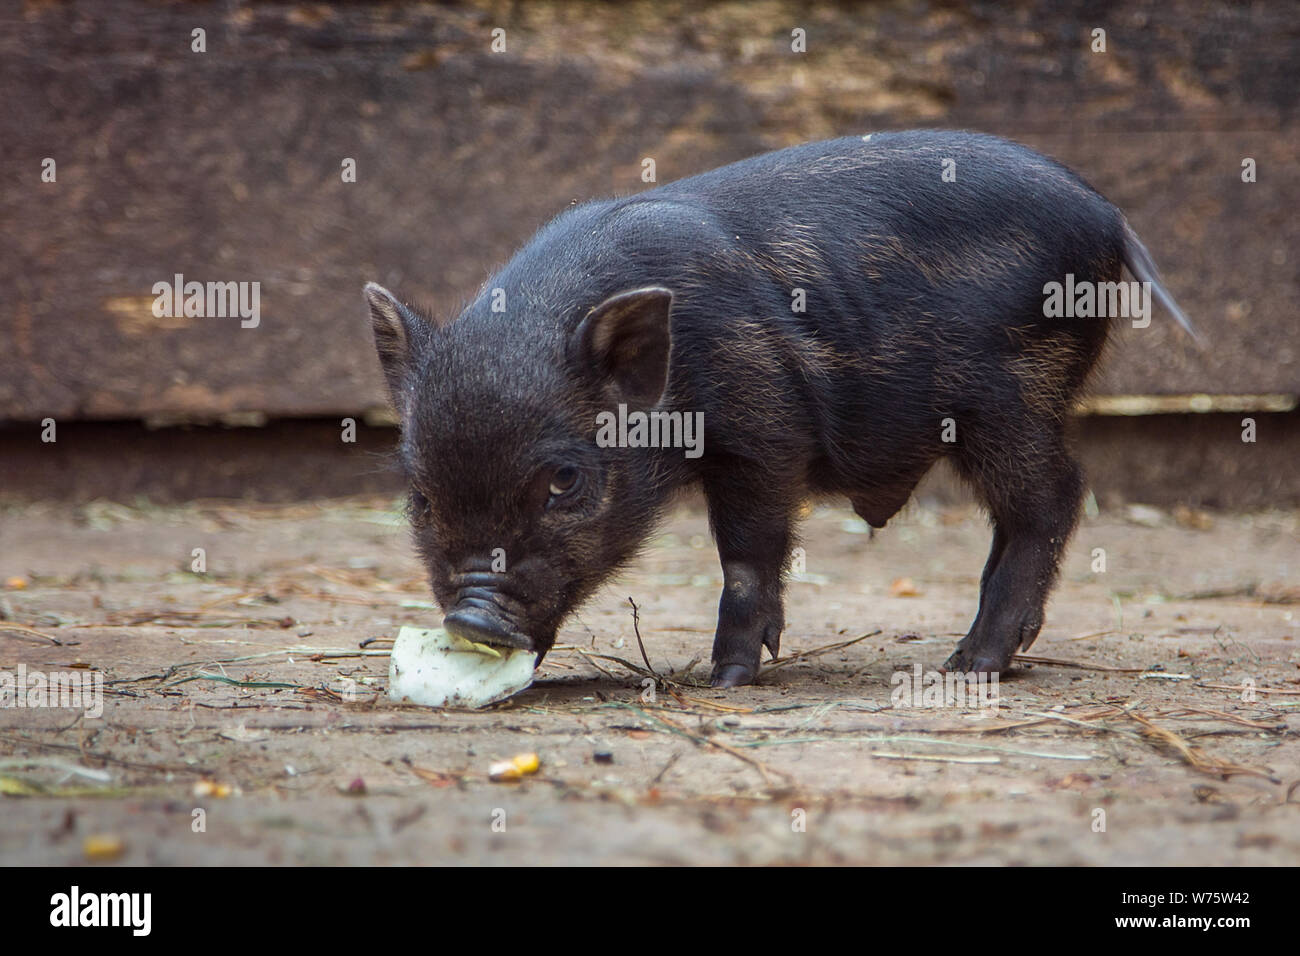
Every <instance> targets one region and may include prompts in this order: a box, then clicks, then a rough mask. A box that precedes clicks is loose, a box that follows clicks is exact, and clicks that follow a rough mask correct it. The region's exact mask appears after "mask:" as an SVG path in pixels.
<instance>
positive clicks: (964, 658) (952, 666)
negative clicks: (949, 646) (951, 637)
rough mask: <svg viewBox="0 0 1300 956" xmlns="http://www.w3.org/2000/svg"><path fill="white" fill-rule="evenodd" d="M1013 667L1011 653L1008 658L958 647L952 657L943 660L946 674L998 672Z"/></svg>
mask: <svg viewBox="0 0 1300 956" xmlns="http://www.w3.org/2000/svg"><path fill="white" fill-rule="evenodd" d="M1010 667H1011V655H1007V659H1006V660H1002V659H1001V658H1000V657H998V656H996V655H994V654H991V653H988V652H981V651H977V650H963V649H962V648H960V647H958V648H957V650H955V651H954V652H953V654H952V656H951V657H949V658H948V659H947V660H946V661H944V662H943V671H944V673H945V674H997V673H1000V672H1002V671H1005V670H1009V669H1010Z"/></svg>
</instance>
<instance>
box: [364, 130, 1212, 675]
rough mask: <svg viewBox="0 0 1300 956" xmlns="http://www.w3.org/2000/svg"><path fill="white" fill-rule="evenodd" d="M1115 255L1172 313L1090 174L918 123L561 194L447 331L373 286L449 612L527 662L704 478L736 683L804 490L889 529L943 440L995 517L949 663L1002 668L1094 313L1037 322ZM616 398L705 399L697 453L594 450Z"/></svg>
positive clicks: (751, 668) (722, 631)
mask: <svg viewBox="0 0 1300 956" xmlns="http://www.w3.org/2000/svg"><path fill="white" fill-rule="evenodd" d="M946 161H951V163H947V167H948V168H950V169H951V170H953V171H955V179H951V178H948V179H946V178H945V176H944V175H943V174H944V170H945V167H946ZM1125 264H1127V265H1128V266H1129V268H1130V270H1131V271H1133V272H1134V273H1135V275H1137V277H1138V278H1139V279H1142V280H1144V281H1149V282H1152V283H1153V284H1154V287H1155V291H1156V295H1157V297H1158V298H1159V299H1160V300H1161V301H1162V302H1163V303H1164V304H1165V305H1166V306H1167V307H1169V308H1170V309H1171V310H1172V311H1173V312H1174V315H1175V317H1176V318H1178V320H1179V321H1180V322H1181V323H1183V324H1184V325H1185V326H1187V327H1188V328H1189V330H1190V324H1189V323H1187V321H1186V318H1185V317H1184V316H1183V315H1182V313H1181V312H1180V311H1179V310H1178V309H1177V306H1176V305H1175V304H1174V302H1173V299H1172V297H1170V296H1169V294H1168V292H1167V290H1165V289H1164V287H1163V286H1161V285H1160V284H1159V280H1158V276H1157V274H1156V271H1155V266H1154V263H1153V262H1152V261H1151V259H1150V257H1149V255H1148V254H1147V253H1146V251H1145V249H1143V247H1142V245H1141V243H1140V242H1139V241H1138V240H1137V237H1136V235H1134V234H1133V232H1132V230H1131V229H1129V227H1128V226H1127V224H1126V223H1125V221H1124V217H1123V215H1122V214H1121V213H1120V211H1119V210H1118V209H1116V208H1115V207H1114V206H1113V205H1112V204H1110V203H1109V202H1107V201H1106V200H1105V199H1104V198H1103V197H1102V196H1101V195H1100V194H1098V193H1097V192H1096V191H1095V190H1094V189H1093V188H1092V187H1091V186H1089V185H1088V184H1087V183H1086V182H1085V181H1084V180H1083V179H1081V178H1080V177H1079V176H1078V175H1076V174H1075V173H1073V172H1072V171H1070V170H1069V169H1067V168H1066V167H1065V166H1062V165H1061V164H1059V163H1057V162H1055V161H1053V160H1050V159H1048V158H1046V157H1044V156H1041V155H1039V154H1038V153H1035V152H1033V151H1032V150H1029V149H1027V148H1025V147H1023V146H1019V145H1016V144H1014V143H1010V142H1007V141H1005V140H1001V139H997V138H994V137H991V136H984V135H979V134H972V133H949V132H937V131H918V132H905V133H886V134H877V135H873V136H870V137H864V138H846V139H838V140H832V141H829V142H821V143H811V144H808V145H806V146H799V147H795V148H792V149H785V150H780V151H778V152H773V153H768V154H765V155H762V156H757V157H754V158H752V159H748V160H745V161H743V162H740V163H735V164H733V165H730V166H725V167H723V168H721V169H716V170H713V171H712V172H708V173H704V174H703V175H700V176H694V177H691V178H689V179H684V180H680V181H678V182H674V183H670V184H668V185H665V186H661V187H659V188H656V189H652V190H650V191H648V192H644V193H641V194H638V195H634V196H629V197H624V198H619V199H611V200H604V201H597V202H589V203H585V204H583V205H580V206H577V207H574V208H571V209H569V210H567V211H566V212H564V213H563V214H562V215H560V216H558V217H557V218H556V219H555V220H553V221H552V222H550V223H549V224H547V225H546V226H545V227H543V228H542V229H541V230H540V231H539V232H538V233H537V235H536V236H534V237H533V239H532V240H530V241H529V242H528V243H527V244H526V245H525V246H524V247H523V248H522V249H521V250H520V251H519V252H518V253H517V254H516V255H515V256H514V257H513V258H512V259H511V260H510V261H509V262H508V263H507V264H506V265H505V266H504V267H502V268H501V269H500V270H499V271H498V272H496V273H495V274H494V275H493V276H492V277H491V278H490V279H489V280H488V281H487V282H486V283H485V284H484V286H483V288H482V289H481V290H480V292H479V294H478V295H477V296H476V297H475V298H474V300H473V301H471V302H470V303H469V304H468V305H467V306H466V307H465V308H464V310H463V311H462V312H461V314H460V316H459V317H458V318H457V319H456V320H455V321H453V322H451V323H449V324H446V325H444V326H442V327H434V326H433V324H432V323H430V322H429V321H428V320H427V319H425V318H423V317H421V316H419V315H417V314H416V313H415V312H414V311H413V310H407V309H404V308H403V307H402V306H401V304H400V303H397V302H396V300H393V299H392V297H391V296H389V295H388V294H387V293H384V292H383V290H378V291H377V292H373V293H368V295H370V296H371V308H372V317H373V319H374V322H375V327H376V339H377V342H378V344H379V346H380V351H381V358H382V359H383V360H384V365H385V371H386V374H387V376H388V380H389V383H390V387H391V388H392V390H393V395H394V403H395V404H396V405H397V407H398V409H399V411H400V412H401V414H402V425H403V439H402V448H401V454H402V459H403V462H404V467H405V469H406V471H407V474H408V475H409V477H410V478H411V482H412V487H413V493H414V494H415V495H416V496H417V501H418V502H420V503H421V504H420V507H419V509H418V511H419V514H418V516H417V517H418V520H417V522H416V536H417V542H418V544H419V548H420V551H421V553H422V554H423V556H424V557H425V559H426V561H427V563H428V565H429V568H430V576H431V580H432V583H433V588H434V591H435V593H436V594H437V596H438V598H439V600H440V601H441V602H442V604H443V606H444V607H445V608H446V609H447V610H448V611H449V612H450V613H449V617H448V620H449V622H450V621H453V620H454V621H456V622H457V623H458V625H459V626H462V627H464V628H466V629H467V630H468V631H473V632H475V633H482V634H484V635H485V636H486V637H485V639H488V638H491V637H492V636H493V635H496V636H497V637H498V638H499V639H500V641H502V642H504V643H512V642H513V643H517V644H519V645H520V646H532V647H534V648H536V649H537V650H538V651H539V652H541V653H544V652H545V650H546V649H547V648H548V647H549V646H550V645H551V643H552V642H553V641H554V639H555V631H556V628H558V626H559V624H560V622H561V621H562V620H563V619H564V617H565V616H566V615H567V614H568V613H569V612H570V611H572V610H573V608H574V607H576V606H577V604H578V603H580V602H581V601H582V600H584V599H585V598H586V597H587V596H589V595H590V594H591V593H592V591H593V590H594V589H595V588H596V587H597V586H598V585H599V584H600V583H601V582H602V581H604V580H605V579H606V578H607V577H608V576H609V574H610V572H611V571H612V570H613V569H615V568H617V567H619V566H620V565H622V564H624V563H625V562H626V561H628V560H629V559H630V558H631V556H632V555H633V554H634V553H635V551H636V549H637V547H638V545H639V544H640V543H641V542H642V541H644V539H645V537H646V535H647V534H648V532H649V530H650V529H651V527H652V526H653V523H654V521H655V520H656V519H657V518H658V516H659V514H660V513H661V512H662V510H663V508H664V507H665V505H666V503H667V502H668V501H669V499H670V497H671V495H672V494H673V493H674V491H676V490H677V489H679V488H681V487H683V486H686V485H689V484H699V485H701V486H702V488H703V491H704V494H705V496H706V498H707V501H708V507H709V517H710V523H711V526H712V529H713V533H714V536H715V539H716V541H717V545H718V551H719V555H720V558H721V561H722V568H723V573H724V579H725V585H724V589H723V595H722V599H721V603H720V606H719V616H718V629H717V636H716V638H715V641H714V650H713V660H714V671H713V680H714V682H715V684H717V685H720V686H731V685H734V684H738V683H746V682H748V681H751V680H753V679H754V677H755V675H756V674H757V671H758V663H759V655H760V651H761V648H762V647H763V646H764V645H766V646H767V647H768V648H769V649H770V651H771V652H772V653H773V654H775V653H776V652H777V648H778V646H779V640H780V634H781V630H782V628H783V626H784V617H783V597H782V595H783V577H784V572H785V568H786V565H787V561H788V558H789V555H790V551H791V547H792V544H793V542H794V540H795V539H794V523H795V522H794V519H795V515H796V513H797V511H798V509H799V507H800V505H801V504H802V503H803V502H804V501H805V500H806V499H808V498H810V497H814V496H819V495H838V496H844V497H847V498H848V500H849V501H850V502H851V503H852V505H853V507H854V508H855V510H856V511H857V512H858V514H860V515H861V516H862V517H863V518H864V519H865V520H866V521H867V522H869V523H870V524H871V525H872V526H873V527H881V526H883V525H884V524H885V523H886V522H887V521H888V520H889V519H890V517H892V516H893V515H894V514H895V513H896V512H897V511H898V510H899V508H901V507H902V506H903V504H904V503H905V502H906V501H907V500H908V498H909V497H910V495H911V493H912V490H913V488H914V487H915V486H916V484H917V482H918V481H919V480H920V479H921V477H922V476H923V475H924V474H925V473H926V472H927V471H928V470H929V469H930V467H931V466H932V465H933V464H934V463H935V462H936V461H937V460H938V459H940V458H948V459H950V460H951V461H952V462H953V463H954V464H955V466H956V467H957V469H958V471H959V472H960V473H961V474H962V475H963V476H964V477H965V478H966V479H967V480H968V481H969V482H970V483H971V485H972V486H973V487H974V488H975V490H976V491H977V492H978V494H979V496H980V498H981V500H982V501H983V502H984V504H985V505H986V506H987V507H988V509H989V512H990V514H991V516H992V519H993V525H994V533H993V544H992V549H991V551H990V554H989V559H988V563H987V565H986V566H985V569H984V573H983V577H982V579H981V590H980V603H979V611H978V614H977V615H976V617H975V621H974V623H973V625H972V627H971V630H970V632H969V634H968V635H967V636H966V638H965V639H964V640H963V641H962V642H961V643H960V644H959V646H958V648H957V651H956V653H954V654H953V655H952V657H951V658H950V659H949V660H948V662H947V666H948V667H950V668H952V669H956V670H961V671H996V670H1000V669H1002V668H1005V667H1006V666H1008V664H1009V663H1010V661H1011V658H1012V655H1013V654H1014V653H1015V651H1016V650H1017V649H1019V648H1023V647H1028V646H1029V644H1030V643H1031V642H1032V641H1033V640H1034V638H1035V637H1036V635H1037V634H1038V631H1039V629H1040V627H1041V626H1042V615H1043V607H1044V604H1045V601H1046V599H1047V595H1048V593H1049V591H1050V589H1051V587H1052V584H1053V581H1054V579H1055V576H1056V573H1057V567H1058V564H1059V561H1060V557H1061V553H1062V550H1063V549H1064V547H1065V544H1066V542H1067V540H1068V539H1069V537H1070V535H1071V533H1072V531H1073V528H1074V525H1075V521H1076V518H1077V513H1078V507H1079V503H1080V500H1081V497H1082V495H1083V491H1084V481H1083V476H1082V473H1081V471H1080V469H1079V467H1078V465H1077V463H1076V462H1075V461H1074V459H1073V458H1072V457H1071V455H1070V454H1069V451H1068V450H1067V447H1066V442H1065V436H1064V427H1065V420H1066V417H1067V414H1068V412H1069V409H1070V407H1071V405H1072V403H1073V401H1074V399H1075V397H1076V396H1077V394H1078V393H1079V391H1080V389H1081V388H1082V387H1083V385H1084V382H1085V380H1086V379H1087V377H1088V376H1089V374H1090V373H1091V371H1092V370H1093V368H1094V366H1095V364H1096V362H1097V358H1098V356H1099V355H1100V353H1101V351H1102V348H1103V346H1104V344H1105V342H1106V339H1107V335H1108V331H1109V328H1110V324H1111V320H1110V319H1107V318H1060V317H1052V316H1050V315H1049V314H1048V313H1047V311H1046V310H1045V308H1044V298H1045V287H1046V286H1047V284H1049V283H1054V282H1055V283H1060V282H1063V281H1064V280H1065V278H1066V276H1067V275H1068V276H1071V277H1072V280H1073V282H1075V283H1088V282H1091V283H1104V282H1114V281H1117V280H1119V278H1120V275H1121V268H1122V266H1123V265H1125ZM373 288H375V289H377V287H373ZM669 294H670V296H671V312H670V313H669V312H668V311H666V310H664V309H663V304H664V302H665V301H666V299H665V296H666V295H669ZM800 301H802V303H803V308H802V310H800V309H799V308H798V303H799V302H800ZM669 314H670V317H669ZM395 322H396V323H398V325H397V326H394V323H395ZM401 343H407V347H406V348H405V351H403V350H402V348H401V347H400V345H401ZM665 358H666V359H667V369H665V368H664V367H663V366H662V364H660V365H658V366H656V365H655V363H656V362H659V363H662V362H663V361H664V359H665ZM665 372H666V382H667V384H666V387H665V388H664V389H663V392H662V395H659V396H658V399H657V402H656V401H655V395H654V394H652V393H655V392H657V390H658V389H659V387H660V385H662V383H663V382H664V380H665ZM647 396H649V397H647ZM628 402H630V403H631V404H633V405H638V404H639V406H644V407H646V408H649V407H654V408H656V409H658V410H662V411H668V412H682V413H687V414H690V413H694V412H702V413H703V416H704V453H703V455H702V456H700V457H698V458H689V457H687V456H686V455H684V454H683V450H682V449H680V448H670V449H658V448H618V447H615V448H603V447H599V446H598V445H597V444H596V442H595V440H594V438H595V434H596V427H597V414H598V413H599V412H602V411H612V410H613V409H615V408H616V407H617V406H618V405H619V404H620V403H628ZM494 554H497V555H503V556H504V559H503V567H504V570H502V569H501V568H497V567H493V568H492V569H491V572H490V573H489V571H488V570H485V569H487V568H488V566H489V565H490V564H491V563H492V562H491V556H492V555H494ZM449 626H450V624H449Z"/></svg>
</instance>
